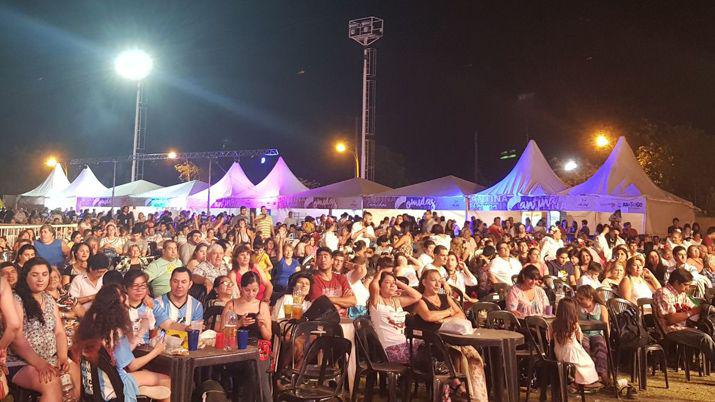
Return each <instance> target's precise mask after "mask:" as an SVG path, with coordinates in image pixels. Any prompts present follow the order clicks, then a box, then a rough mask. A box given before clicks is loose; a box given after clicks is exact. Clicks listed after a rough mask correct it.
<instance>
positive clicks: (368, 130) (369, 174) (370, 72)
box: [348, 17, 384, 180]
mask: <svg viewBox="0 0 715 402" xmlns="http://www.w3.org/2000/svg"><path fill="white" fill-rule="evenodd" d="M383 27H384V21H383V20H382V18H377V17H365V18H359V19H356V20H350V22H348V37H349V38H350V39H353V40H354V41H356V42H357V43H359V44H361V45H362V46H363V47H364V50H363V60H362V132H361V136H360V144H359V148H360V177H362V178H363V179H368V180H375V83H376V81H375V78H376V76H377V71H376V66H377V49H375V48H374V47H371V45H372V44H373V43H375V42H376V41H377V40H378V39H380V38H382V35H383V33H384V31H383Z"/></svg>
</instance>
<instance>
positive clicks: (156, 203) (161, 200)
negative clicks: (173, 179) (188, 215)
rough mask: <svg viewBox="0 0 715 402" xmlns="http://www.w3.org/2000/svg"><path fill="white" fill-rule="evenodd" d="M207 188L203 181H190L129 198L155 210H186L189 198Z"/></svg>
mask: <svg viewBox="0 0 715 402" xmlns="http://www.w3.org/2000/svg"><path fill="white" fill-rule="evenodd" d="M208 187H209V185H208V184H206V183H205V182H203V181H198V180H191V181H188V182H186V183H179V184H176V185H173V186H169V187H163V188H158V189H156V190H151V191H146V192H143V193H138V194H132V195H131V198H132V199H134V200H137V201H135V202H134V204H135V205H136V204H137V203H138V204H140V205H144V206H148V207H156V208H178V209H182V208H186V203H187V199H188V198H189V196H191V195H194V194H197V193H199V192H201V191H204V190H206V189H207V188H208Z"/></svg>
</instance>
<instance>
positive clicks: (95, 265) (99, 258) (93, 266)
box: [87, 253, 110, 271]
mask: <svg viewBox="0 0 715 402" xmlns="http://www.w3.org/2000/svg"><path fill="white" fill-rule="evenodd" d="M109 265H110V262H109V257H107V256H106V255H105V254H104V253H97V254H95V255H93V256H90V257H89V260H87V267H88V268H89V270H90V271H97V270H99V269H109Z"/></svg>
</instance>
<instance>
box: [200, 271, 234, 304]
mask: <svg viewBox="0 0 715 402" xmlns="http://www.w3.org/2000/svg"><path fill="white" fill-rule="evenodd" d="M232 298H233V281H232V280H231V278H229V277H228V275H221V276H218V277H216V279H214V284H213V289H212V290H211V293H209V294H208V295H206V301H205V302H204V311H206V310H207V309H209V308H211V307H213V306H221V307H223V306H225V305H226V303H228V302H229V301H231V299H232Z"/></svg>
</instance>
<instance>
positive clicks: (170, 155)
mask: <svg viewBox="0 0 715 402" xmlns="http://www.w3.org/2000/svg"><path fill="white" fill-rule="evenodd" d="M176 156H177V155H176V152H174V151H171V152H169V153H168V154H166V157H167V158H169V159H176Z"/></svg>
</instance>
